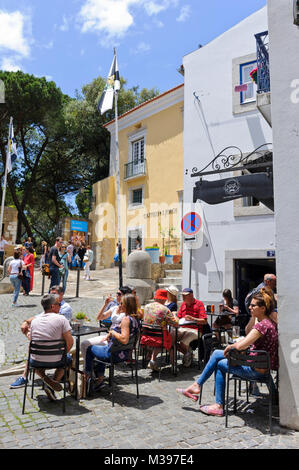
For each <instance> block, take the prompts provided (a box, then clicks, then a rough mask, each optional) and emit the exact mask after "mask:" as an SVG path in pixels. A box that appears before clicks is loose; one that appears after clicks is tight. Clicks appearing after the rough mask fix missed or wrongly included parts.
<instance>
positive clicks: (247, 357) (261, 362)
mask: <svg viewBox="0 0 299 470" xmlns="http://www.w3.org/2000/svg"><path fill="white" fill-rule="evenodd" d="M237 366H249V367H252V368H253V369H266V370H267V372H266V373H265V377H263V378H261V379H258V380H253V379H248V378H247V379H243V378H241V377H238V376H237V375H236V374H234V373H233V372H231V368H232V367H237ZM232 380H233V381H234V413H236V411H237V405H236V381H237V380H244V381H245V382H252V383H253V382H257V383H261V384H266V385H267V387H268V390H269V427H270V435H272V385H273V381H272V377H271V367H270V356H269V353H268V352H267V351H254V353H252V352H250V350H247V351H237V350H236V349H231V350H230V351H229V353H228V373H227V385H226V401H225V403H226V404H225V427H227V426H228V402H229V384H230V382H231V381H232ZM247 402H248V388H247Z"/></svg>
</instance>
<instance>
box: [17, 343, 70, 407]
mask: <svg viewBox="0 0 299 470" xmlns="http://www.w3.org/2000/svg"><path fill="white" fill-rule="evenodd" d="M32 355H35V356H61V360H60V361H58V362H42V361H36V360H31V359H30V358H31V356H32ZM67 368H68V364H67V347H66V342H65V341H64V340H61V339H59V340H41V341H35V340H31V341H30V344H29V353H28V360H27V372H26V385H25V389H24V398H23V408H22V414H24V412H25V403H26V394H27V386H28V379H29V374H30V378H31V372H33V375H32V390H31V398H33V392H34V377H35V370H36V369H43V370H49V369H64V378H63V401H62V410H63V413H65V398H66V377H67Z"/></svg>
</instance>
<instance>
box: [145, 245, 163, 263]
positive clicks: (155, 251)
mask: <svg viewBox="0 0 299 470" xmlns="http://www.w3.org/2000/svg"><path fill="white" fill-rule="evenodd" d="M145 251H146V252H147V253H148V254H149V255H150V257H151V260H152V263H159V256H160V249H159V248H146V249H145Z"/></svg>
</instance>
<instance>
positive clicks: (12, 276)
mask: <svg viewBox="0 0 299 470" xmlns="http://www.w3.org/2000/svg"><path fill="white" fill-rule="evenodd" d="M13 256H14V259H13V260H12V261H11V262H10V263H9V266H8V274H9V280H10V282H11V284H12V285H13V287H14V293H13V301H12V306H13V307H17V306H18V305H17V300H18V297H19V293H20V287H21V284H22V279H19V278H18V276H19V274H20V273H22V270H23V269H26V267H27V266H26V265H25V263H24V261H22V260H21V259H20V253H19V251H15V252H14V255H13Z"/></svg>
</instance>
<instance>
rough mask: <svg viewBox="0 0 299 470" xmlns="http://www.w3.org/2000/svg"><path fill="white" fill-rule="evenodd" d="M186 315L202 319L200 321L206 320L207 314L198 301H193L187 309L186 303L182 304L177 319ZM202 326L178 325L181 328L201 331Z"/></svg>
mask: <svg viewBox="0 0 299 470" xmlns="http://www.w3.org/2000/svg"><path fill="white" fill-rule="evenodd" d="M186 315H190V316H191V317H194V318H202V319H205V320H206V319H207V314H206V311H205V306H204V304H203V303H202V302H201V301H200V300H196V299H194V301H193V302H192V304H191V305H189V306H188V307H187V305H186V303H185V302H183V303H182V305H181V307H180V310H179V311H178V317H179V318H184V317H185V316H186ZM202 326H203V325H198V326H190V325H188V324H187V325H180V327H182V328H194V329H196V330H198V328H200V329H202Z"/></svg>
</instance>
